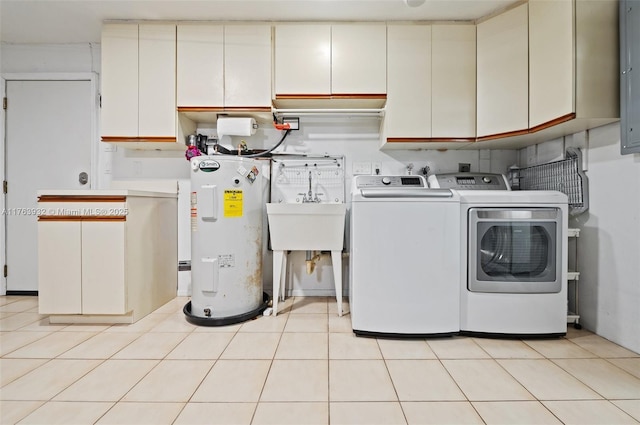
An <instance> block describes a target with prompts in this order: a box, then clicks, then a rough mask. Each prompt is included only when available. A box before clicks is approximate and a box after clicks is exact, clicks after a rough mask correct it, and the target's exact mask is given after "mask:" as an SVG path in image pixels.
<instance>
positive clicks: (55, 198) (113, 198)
mask: <svg viewBox="0 0 640 425" xmlns="http://www.w3.org/2000/svg"><path fill="white" fill-rule="evenodd" d="M126 200H127V197H126V196H121V195H40V196H38V202H126Z"/></svg>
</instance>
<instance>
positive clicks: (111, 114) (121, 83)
mask: <svg viewBox="0 0 640 425" xmlns="http://www.w3.org/2000/svg"><path fill="white" fill-rule="evenodd" d="M101 54H102V71H101V75H100V81H101V95H102V110H101V112H100V116H101V132H102V135H103V136H111V137H123V136H124V137H126V136H128V137H136V136H138V26H137V25H132V24H105V25H104V26H103V28H102V45H101Z"/></svg>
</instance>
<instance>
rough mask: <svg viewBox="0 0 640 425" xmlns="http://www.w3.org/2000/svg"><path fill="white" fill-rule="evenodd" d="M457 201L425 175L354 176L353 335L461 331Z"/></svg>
mask: <svg viewBox="0 0 640 425" xmlns="http://www.w3.org/2000/svg"><path fill="white" fill-rule="evenodd" d="M459 223H460V203H459V198H458V195H457V194H456V193H455V192H453V191H451V190H447V189H443V190H439V189H435V190H434V189H429V188H428V187H427V182H426V180H425V179H424V177H422V176H356V177H355V178H354V179H353V183H352V190H351V227H350V245H351V246H350V256H349V264H350V279H349V306H350V311H351V324H352V328H353V331H354V332H355V334H356V335H386V336H428V335H441V334H445V335H446V334H454V333H458V331H459V330H460V327H459V326H460V313H459V311H460V310H459V305H460V302H459V297H460V294H459V293H460V289H459V287H460V285H459V273H460V272H459V270H460V236H459Z"/></svg>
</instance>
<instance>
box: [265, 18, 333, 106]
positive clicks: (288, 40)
mask: <svg viewBox="0 0 640 425" xmlns="http://www.w3.org/2000/svg"><path fill="white" fill-rule="evenodd" d="M274 94H275V95H276V96H277V95H292V94H306V95H318V94H323V95H329V94H331V26H330V25H314V24H310V25H278V26H276V28H275V93H274Z"/></svg>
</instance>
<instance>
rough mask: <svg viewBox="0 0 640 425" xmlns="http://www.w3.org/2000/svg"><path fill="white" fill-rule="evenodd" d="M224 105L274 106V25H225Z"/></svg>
mask: <svg viewBox="0 0 640 425" xmlns="http://www.w3.org/2000/svg"><path fill="white" fill-rule="evenodd" d="M224 106H225V107H230V108H234V107H243V108H245V107H248V108H251V107H269V108H270V107H271V26H270V25H227V26H225V27H224Z"/></svg>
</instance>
